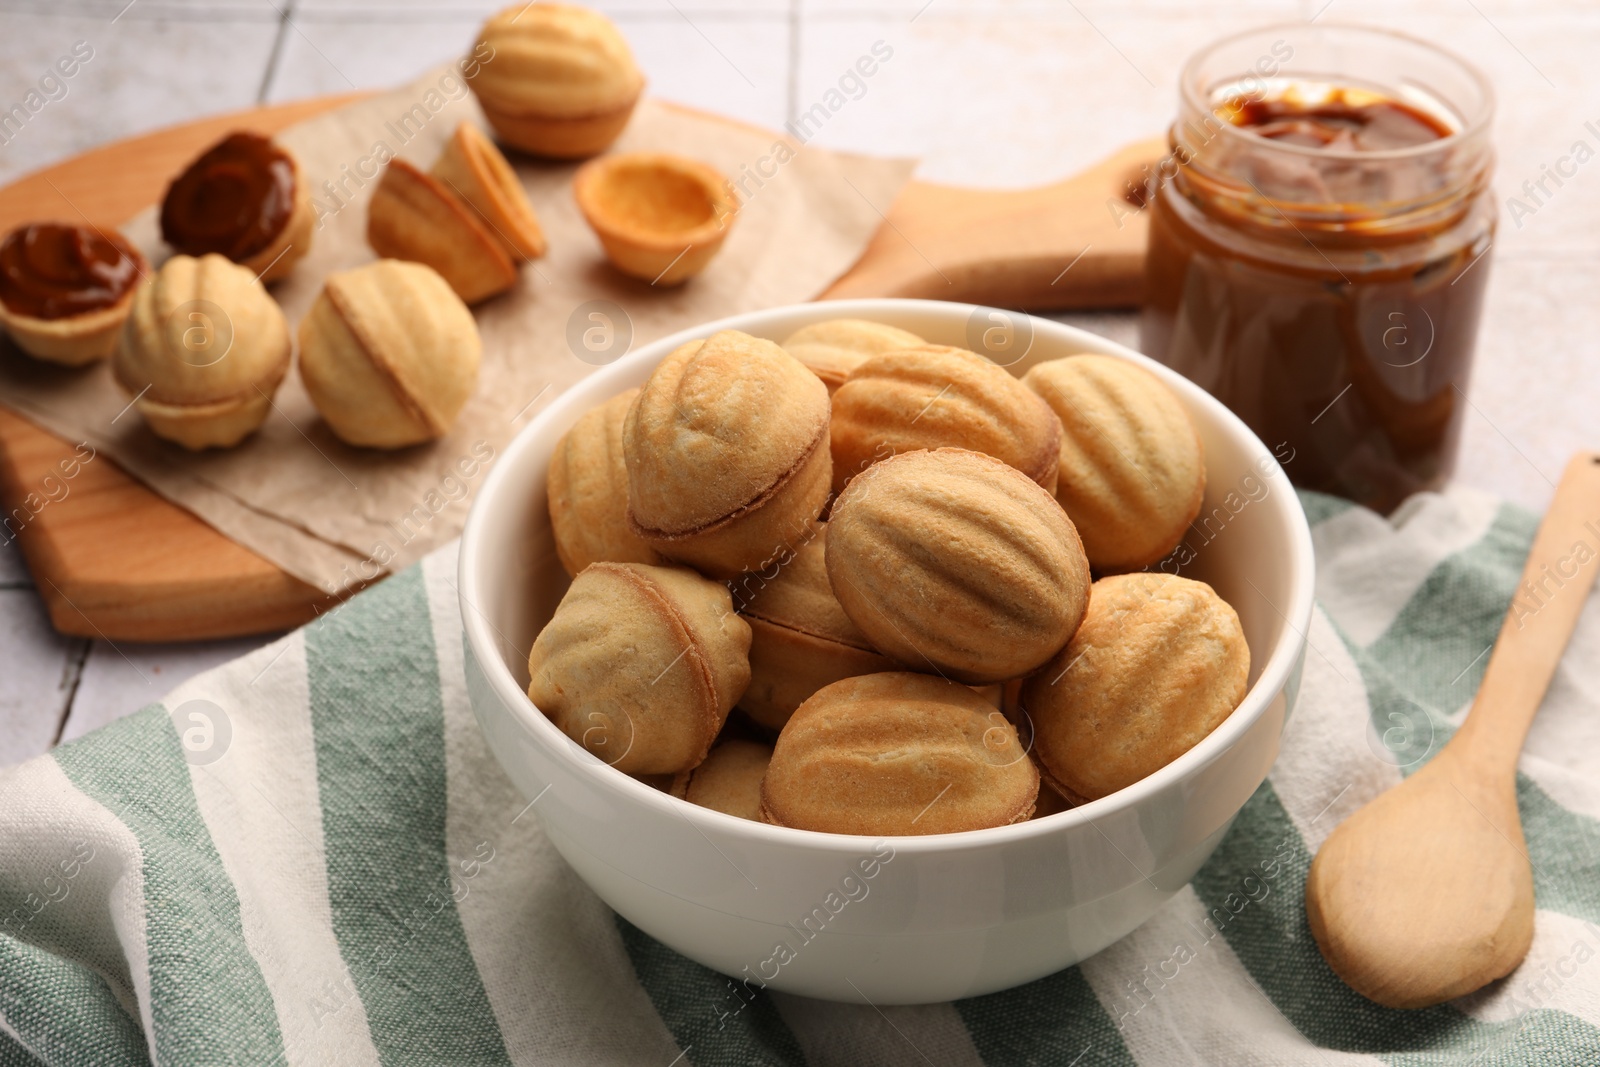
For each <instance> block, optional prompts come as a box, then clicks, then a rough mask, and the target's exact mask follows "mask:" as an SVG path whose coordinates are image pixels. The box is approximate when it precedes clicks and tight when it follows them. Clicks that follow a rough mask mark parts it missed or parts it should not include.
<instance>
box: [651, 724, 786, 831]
mask: <svg viewBox="0 0 1600 1067" xmlns="http://www.w3.org/2000/svg"><path fill="white" fill-rule="evenodd" d="M771 761H772V746H771V745H763V744H762V743H761V742H759V741H746V740H744V739H743V738H733V739H731V740H728V741H724V742H722V743H721V744H720V745H718V746H717V747H716V748H714V749H712V750H711V753H710V755H708V756H706V758H705V762H704V763H702V764H700V766H698V767H696V768H695V769H694V770H692V771H687V772H685V773H683V774H680V775H678V776H677V778H676V779H675V780H674V781H673V783H672V788H671V792H672V794H673V795H674V796H676V797H678V798H679V799H680V800H687V801H688V802H689V803H691V804H698V805H700V806H701V807H702V808H712V809H713V810H716V811H720V812H724V813H725V814H728V815H737V816H738V817H739V818H741V819H749V820H751V821H752V822H760V821H761V779H762V778H764V777H766V773H767V764H768V763H770V762H771Z"/></svg>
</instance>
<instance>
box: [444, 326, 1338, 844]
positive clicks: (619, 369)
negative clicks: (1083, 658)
mask: <svg viewBox="0 0 1600 1067" xmlns="http://www.w3.org/2000/svg"><path fill="white" fill-rule="evenodd" d="M980 309H982V310H984V311H999V312H1001V313H1003V314H1006V315H1020V316H1023V317H1024V318H1026V319H1028V320H1030V323H1031V325H1032V328H1033V330H1034V333H1033V337H1034V339H1035V340H1037V338H1038V337H1039V336H1040V334H1041V333H1044V334H1053V335H1055V336H1056V337H1057V338H1058V339H1060V340H1063V341H1066V342H1067V343H1069V344H1071V343H1074V342H1078V343H1083V344H1084V345H1085V350H1086V351H1091V352H1105V351H1108V350H1109V351H1111V352H1113V353H1114V354H1115V355H1116V356H1117V357H1118V358H1127V359H1131V360H1132V361H1133V362H1134V363H1136V364H1137V365H1139V366H1142V367H1144V368H1145V369H1146V370H1149V371H1151V372H1152V373H1154V374H1156V376H1157V377H1159V378H1160V379H1161V380H1162V381H1163V382H1164V383H1165V384H1167V385H1168V386H1169V387H1170V388H1173V389H1174V390H1176V391H1178V392H1180V393H1182V394H1183V395H1184V396H1185V397H1186V398H1187V399H1190V400H1193V401H1195V402H1197V403H1198V404H1199V405H1200V406H1201V407H1204V408H1207V409H1209V410H1210V411H1211V414H1212V415H1213V416H1214V417H1215V418H1216V419H1217V420H1218V421H1219V422H1220V423H1221V424H1222V426H1223V428H1224V429H1225V430H1226V431H1227V432H1228V433H1229V435H1230V436H1235V437H1239V438H1242V439H1243V440H1244V441H1245V442H1246V444H1247V445H1248V444H1249V443H1251V442H1253V443H1254V445H1255V446H1256V448H1257V449H1258V450H1259V455H1260V456H1265V457H1266V458H1268V459H1270V460H1271V462H1272V468H1271V470H1270V471H1269V472H1267V473H1265V474H1263V479H1264V480H1266V481H1268V482H1269V483H1270V482H1271V481H1272V479H1273V477H1274V475H1276V476H1277V477H1278V478H1281V481H1280V482H1278V483H1277V484H1278V485H1279V486H1281V487H1282V491H1280V492H1277V493H1273V494H1269V496H1268V497H1267V498H1266V499H1272V498H1274V497H1275V498H1276V499H1277V503H1276V505H1275V507H1276V509H1277V510H1279V511H1286V513H1287V515H1288V518H1289V522H1288V526H1289V543H1288V545H1287V546H1286V547H1287V549H1288V554H1289V564H1290V603H1289V604H1287V605H1284V606H1280V605H1277V604H1273V603H1272V602H1271V601H1270V600H1268V601H1267V604H1268V606H1269V607H1271V608H1272V609H1273V611H1274V612H1276V613H1277V614H1278V615H1279V617H1280V618H1282V619H1283V621H1284V624H1285V630H1284V634H1283V636H1282V637H1280V639H1279V640H1278V641H1277V643H1276V645H1275V647H1273V649H1272V651H1271V654H1270V655H1269V656H1268V657H1267V660H1266V663H1265V664H1264V665H1263V667H1262V669H1261V673H1260V674H1259V675H1258V676H1257V678H1256V681H1255V684H1254V685H1252V686H1251V687H1250V688H1249V690H1248V691H1246V693H1245V695H1244V698H1243V699H1242V700H1241V701H1240V702H1239V704H1238V706H1237V707H1235V708H1234V710H1233V712H1232V713H1230V714H1229V715H1228V717H1227V718H1226V719H1224V720H1223V721H1222V722H1221V723H1220V724H1219V725H1218V726H1217V727H1216V728H1215V729H1214V730H1212V731H1211V733H1209V734H1207V735H1206V736H1205V737H1204V738H1203V739H1202V740H1201V741H1200V742H1199V743H1198V744H1196V745H1195V746H1194V747H1193V748H1191V749H1190V750H1189V751H1187V752H1185V753H1183V754H1182V755H1181V756H1179V757H1178V758H1177V759H1175V760H1173V761H1172V762H1171V763H1168V764H1167V765H1165V766H1164V767H1161V768H1160V769H1158V770H1156V771H1155V772H1153V773H1151V774H1149V775H1147V776H1145V777H1144V778H1141V779H1140V780H1139V781H1137V782H1134V783H1133V784H1132V785H1129V786H1126V787H1124V788H1122V789H1119V790H1117V791H1116V792H1115V793H1112V794H1110V795H1108V796H1105V797H1102V798H1100V799H1099V800H1092V801H1090V802H1088V803H1086V804H1080V805H1078V806H1077V807H1074V808H1068V809H1067V810H1065V811H1061V812H1056V813H1054V814H1052V815H1049V816H1047V817H1045V818H1043V819H1027V820H1024V821H1022V822H1017V823H1011V824H1008V825H1006V826H996V827H990V828H987V829H982V830H961V831H955V832H951V833H943V834H918V835H906V836H900V835H891V834H881V835H857V834H837V833H830V832H826V831H820V830H801V829H797V828H795V827H788V826H773V825H770V824H768V823H762V822H755V821H752V820H749V819H742V818H739V817H738V816H735V815H728V814H725V813H723V812H720V811H715V810H713V809H711V808H703V807H700V806H699V805H697V804H691V803H689V802H688V801H686V800H680V799H679V798H677V797H674V796H672V795H671V794H669V793H665V792H663V791H661V790H659V789H656V788H654V787H652V786H650V785H647V784H645V783H644V782H641V781H639V780H638V779H636V778H633V777H632V776H630V775H627V774H624V773H623V772H621V771H618V770H615V769H614V768H612V767H611V766H609V765H607V764H606V763H604V762H603V761H601V760H600V759H599V758H598V757H596V756H594V755H593V754H591V753H590V752H588V751H587V750H586V749H584V748H583V747H582V746H580V745H578V744H577V743H576V742H575V741H573V740H572V739H571V738H569V737H567V735H566V734H564V733H563V732H561V730H560V729H558V728H557V727H556V725H555V724H554V723H552V722H551V721H550V720H549V718H547V717H546V716H545V714H544V712H542V711H540V710H539V708H538V707H537V706H536V705H535V704H534V703H533V701H532V700H531V699H529V697H528V694H527V693H526V691H524V690H523V689H522V687H521V686H519V685H518V684H517V682H516V679H515V678H514V677H513V676H512V674H511V670H510V668H509V667H508V666H507V665H506V663H505V662H504V661H503V660H502V659H501V656H500V653H499V650H498V646H497V644H496V642H495V640H494V635H493V634H491V633H490V629H491V626H492V624H491V623H490V622H489V620H488V617H487V616H486V615H485V614H484V613H483V612H482V611H480V610H479V609H478V608H477V606H476V605H475V604H474V603H473V601H472V600H471V599H470V596H471V594H472V593H474V592H475V591H476V590H477V589H478V586H479V577H478V576H479V570H480V564H481V560H482V556H483V549H482V541H483V538H484V536H485V534H484V529H485V525H486V523H487V521H488V520H487V519H486V518H485V515H486V513H487V512H488V511H489V509H490V507H491V504H490V503H489V502H490V501H492V500H494V499H496V498H497V496H498V495H499V494H500V493H504V492H515V491H516V490H517V488H518V487H517V486H515V485H512V484H510V479H511V477H512V475H511V474H510V473H509V472H510V471H511V470H512V468H513V467H514V464H513V463H511V462H508V460H510V459H511V458H512V457H513V456H514V455H516V454H517V453H519V452H522V451H524V450H526V449H529V448H532V447H534V443H535V442H536V441H537V440H538V439H539V438H541V437H542V436H544V434H545V433H546V432H548V431H547V430H546V427H547V426H549V425H550V424H551V423H553V422H554V421H555V419H556V417H557V416H558V415H559V414H560V413H562V412H564V411H566V410H567V409H568V408H570V407H572V406H574V404H575V403H576V400H575V398H576V397H578V396H580V395H583V394H584V393H585V392H586V390H585V388H584V387H585V386H591V385H592V383H594V382H596V381H604V380H605V379H606V378H607V377H612V376H618V375H620V374H622V373H623V368H632V367H634V366H636V365H638V364H641V363H647V362H650V363H658V362H660V360H661V359H662V358H663V357H664V356H666V355H667V353H669V352H671V351H672V350H673V349H674V348H676V347H678V346H679V345H681V344H684V343H686V342H688V341H693V340H698V339H700V338H704V337H709V336H710V335H711V334H713V333H715V332H717V331H718V330H725V329H744V328H757V329H759V328H760V327H761V326H762V324H763V323H764V322H765V321H766V320H770V319H772V318H774V317H778V316H782V315H785V314H791V313H794V312H796V311H800V310H826V311H827V312H830V313H831V314H829V315H828V317H829V318H863V319H871V318H872V317H873V316H874V314H882V313H884V312H885V311H908V312H922V313H925V314H932V315H939V316H944V317H948V318H950V319H952V320H956V319H958V318H961V319H970V317H971V316H972V315H973V314H974V313H975V312H977V311H978V310H980ZM617 391H618V392H620V391H621V390H617ZM1263 502H1265V500H1264V501H1263ZM456 580H457V595H458V600H459V605H458V606H459V609H460V612H461V622H462V628H463V631H464V632H465V635H466V639H467V643H468V644H469V646H470V651H471V652H472V654H473V658H474V659H475V660H476V662H477V663H478V665H479V668H480V669H481V670H482V671H483V674H484V676H485V678H486V680H487V681H488V683H489V684H490V686H491V687H492V688H493V690H494V693H495V696H496V697H497V698H498V699H499V701H500V703H501V704H502V705H503V706H504V707H505V708H506V709H507V710H508V711H509V712H511V713H512V714H513V715H515V716H516V717H517V718H518V719H519V720H520V721H521V724H522V725H523V726H524V728H525V729H527V731H528V732H529V733H531V734H532V735H533V736H534V737H536V738H538V739H539V740H540V741H542V742H543V743H544V744H546V746H547V747H549V749H550V754H551V755H552V756H556V757H561V758H564V759H566V760H567V761H568V762H569V763H570V764H572V767H573V770H574V771H575V772H576V773H579V774H588V775H591V776H593V777H594V780H595V784H596V785H597V786H598V787H599V788H603V789H610V790H614V791H619V792H620V793H621V794H622V796H624V797H625V798H627V799H628V800H629V801H630V802H631V803H634V804H640V805H643V806H644V807H646V808H649V809H651V810H653V811H654V812H656V813H658V814H660V815H677V816H678V817H679V818H683V819H686V820H687V821H688V822H689V823H690V825H691V826H692V827H693V828H695V829H696V830H697V831H699V832H700V833H702V834H704V833H706V832H707V831H715V832H716V833H718V834H719V835H721V836H722V837H723V839H724V840H727V839H728V838H730V837H732V838H741V839H745V840H747V841H749V842H750V843H751V844H752V845H759V846H787V847H790V848H798V849H802V850H808V851H813V852H826V853H834V854H837V853H850V854H854V853H858V852H860V851H861V850H862V848H863V847H864V843H867V842H881V841H886V842H890V843H891V844H892V847H893V848H894V849H895V851H896V854H897V855H898V854H900V853H901V852H904V853H909V854H917V853H921V854H931V853H943V852H953V851H968V850H972V849H977V848H989V847H996V846H1002V845H1006V844H1010V843H1013V842H1018V841H1023V840H1028V839H1031V838H1036V837H1043V836H1049V835H1051V834H1056V833H1061V832H1063V831H1067V830H1070V829H1072V828H1075V827H1081V826H1083V825H1085V824H1088V825H1094V824H1095V823H1097V822H1099V821H1100V820H1102V819H1104V818H1106V817H1108V816H1112V815H1116V814H1118V813H1120V812H1124V811H1126V810H1128V809H1132V808H1136V807H1138V806H1139V805H1140V804H1141V803H1142V802H1143V801H1145V800H1146V799H1148V798H1149V797H1151V796H1153V795H1155V794H1157V793H1159V792H1162V791H1163V790H1165V789H1167V788H1168V787H1170V786H1172V785H1174V784H1176V783H1177V782H1178V781H1180V780H1182V779H1183V778H1186V777H1188V776H1189V775H1191V774H1192V773H1194V772H1195V771H1198V770H1199V769H1200V768H1201V767H1203V766H1204V765H1206V764H1207V763H1210V762H1212V761H1214V760H1216V759H1218V758H1220V757H1221V756H1222V755H1223V754H1224V753H1225V752H1226V751H1227V750H1228V749H1229V748H1231V747H1232V746H1233V745H1234V744H1235V743H1236V742H1237V741H1239V740H1240V739H1241V738H1242V737H1244V735H1245V734H1246V733H1248V732H1249V730H1250V729H1251V727H1253V726H1254V725H1255V723H1256V721H1257V720H1259V719H1260V718H1261V716H1262V715H1263V714H1265V713H1266V711H1267V709H1268V708H1269V707H1270V706H1271V705H1272V702H1273V701H1274V700H1275V699H1276V698H1277V696H1278V694H1279V693H1281V692H1282V691H1283V690H1284V689H1285V688H1286V686H1287V684H1288V682H1289V679H1290V676H1291V674H1292V672H1293V671H1294V669H1295V666H1296V663H1297V662H1298V661H1299V659H1300V658H1301V656H1302V655H1303V653H1304V649H1305V646H1306V645H1307V643H1308V638H1307V636H1306V635H1307V633H1308V631H1309V627H1310V623H1311V612H1312V604H1313V595H1314V584H1315V568H1314V560H1313V550H1312V542H1311V527H1310V524H1309V523H1308V522H1307V520H1306V517H1305V512H1304V510H1303V509H1302V508H1301V507H1300V503H1299V499H1298V497H1296V496H1295V494H1294V492H1293V486H1292V484H1291V483H1290V482H1289V479H1288V475H1287V474H1286V473H1285V472H1284V470H1283V467H1282V465H1281V464H1279V463H1278V459H1277V456H1276V455H1274V454H1273V452H1272V451H1271V450H1270V449H1269V448H1267V446H1266V445H1265V444H1264V443H1263V442H1262V441H1261V439H1260V438H1259V437H1257V436H1256V435H1255V433H1254V432H1253V431H1251V430H1250V428H1249V427H1247V426H1246V425H1245V424H1244V422H1243V421H1242V420H1241V419H1240V418H1239V417H1238V416H1237V415H1235V414H1234V413H1233V412H1232V411H1230V410H1229V409H1228V408H1227V407H1226V406H1224V405H1223V404H1222V402H1221V401H1219V400H1217V399H1215V398H1214V397H1212V396H1211V395H1210V394H1209V393H1206V392H1205V390H1203V389H1201V388H1200V386H1198V385H1196V384H1194V383H1193V382H1191V381H1189V380H1188V379H1187V378H1184V377H1183V376H1182V375H1180V374H1178V373H1177V372H1176V371H1173V370H1171V369H1169V368H1167V367H1165V366H1163V365H1161V364H1159V363H1157V362H1156V361H1155V360H1153V359H1151V358H1150V357H1148V356H1145V355H1143V354H1142V353H1139V352H1136V351H1134V350H1133V349H1130V348H1128V347H1127V346H1125V345H1121V344H1118V343H1117V342H1114V341H1111V340H1110V339H1109V338H1105V337H1103V336H1101V335H1099V334H1095V333H1091V332H1090V331H1087V330H1083V329H1080V328H1078V327H1075V326H1069V325H1066V324H1065V323H1059V322H1055V321H1053V320H1050V319H1041V318H1039V317H1037V316H1033V315H1027V314H1026V313H1024V312H1013V311H1006V310H1005V309H1000V308H990V307H988V306H986V305H979V304H968V303H959V302H955V301H944V300H912V299H902V298H889V297H883V298H862V299H854V300H829V301H822V302H816V303H812V304H787V305H782V306H779V307H774V308H766V309H763V310H759V311H750V312H742V313H740V314H736V315H729V316H725V317H723V318H720V319H716V320H713V321H710V322H706V323H703V324H700V325H698V326H692V327H689V328H688V329H684V330H679V331H677V332H676V333H673V334H670V335H668V336H666V337H663V338H660V339H659V340H656V341H652V342H650V343H649V344H646V345H642V346H641V347H639V348H638V349H636V350H634V351H632V352H629V353H627V354H626V355H624V356H622V357H621V358H620V359H618V360H616V361H615V362H613V363H611V364H610V365H608V366H606V367H602V368H601V369H599V370H597V371H596V372H594V373H593V374H591V375H589V376H588V377H587V378H584V379H582V380H580V381H579V382H578V383H575V384H574V386H573V387H572V388H570V389H568V390H567V391H566V392H565V393H563V394H562V395H561V396H559V397H557V398H556V399H555V401H554V402H552V403H551V404H550V405H549V406H548V407H546V408H545V409H544V410H543V411H541V412H540V413H539V414H538V415H536V416H535V417H534V418H533V419H532V421H530V422H529V424H528V425H527V426H525V427H523V428H522V430H520V431H519V432H518V433H517V435H516V436H515V437H513V438H512V439H511V441H509V442H508V443H507V444H506V446H505V448H504V449H503V450H502V452H501V455H500V457H499V459H498V460H497V462H495V463H494V464H493V466H492V467H491V468H490V470H489V473H488V475H487V477H486V478H485V479H484V482H483V484H482V485H481V486H480V487H479V490H478V494H477V496H476V497H475V499H474V500H473V503H472V508H471V510H470V511H469V513H468V515H467V521H466V525H465V527H464V529H463V531H462V535H461V545H460V553H459V557H458V562H457V574H456ZM1258 592H1259V590H1258ZM1262 599H1263V600H1265V599H1266V597H1265V594H1262Z"/></svg>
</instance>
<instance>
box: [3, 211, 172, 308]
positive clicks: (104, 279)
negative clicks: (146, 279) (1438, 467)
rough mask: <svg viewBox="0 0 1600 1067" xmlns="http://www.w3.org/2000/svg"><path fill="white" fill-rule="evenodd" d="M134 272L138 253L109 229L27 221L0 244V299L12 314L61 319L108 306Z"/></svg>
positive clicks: (137, 269) (132, 281) (129, 283)
mask: <svg viewBox="0 0 1600 1067" xmlns="http://www.w3.org/2000/svg"><path fill="white" fill-rule="evenodd" d="M140 272H141V266H140V257H139V253H138V252H136V251H134V249H133V246H132V245H130V244H128V242H127V240H126V239H125V238H123V236H122V235H121V234H119V233H116V232H115V231H112V232H109V233H101V232H100V231H98V230H94V229H91V228H90V227H88V226H69V225H66V224H63V223H59V222H33V223H29V224H28V225H26V226H19V227H17V228H16V229H14V230H12V231H11V232H10V233H9V234H7V235H6V239H5V241H4V242H0V302H4V303H5V306H6V309H7V310H8V311H10V312H12V313H13V314H17V315H27V316H30V317H32V318H36V319H65V318H70V317H72V316H74V315H82V314H84V313H85V312H90V311H99V310H101V309H102V308H108V307H111V306H112V305H113V304H115V303H116V302H117V301H119V300H121V299H122V298H123V297H124V296H125V295H127V292H128V290H130V289H132V288H133V286H134V284H135V283H136V282H137V281H138V280H139V274H140Z"/></svg>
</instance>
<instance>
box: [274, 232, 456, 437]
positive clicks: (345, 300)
mask: <svg viewBox="0 0 1600 1067" xmlns="http://www.w3.org/2000/svg"><path fill="white" fill-rule="evenodd" d="M481 352H482V343H481V342H480V341H479V339H478V326H477V323H475V322H473V320H472V313H471V312H470V311H468V310H467V306H466V305H465V304H463V303H462V302H461V300H460V298H459V297H457V296H456V294H455V293H453V292H452V291H451V290H450V287H449V286H448V285H446V284H445V281H444V279H443V278H441V277H439V275H438V273H437V272H436V271H434V270H432V269H431V268H429V267H425V266H423V265H422V264H420V263H403V262H401V261H399V260H395V259H381V260H379V261H378V262H376V263H369V264H367V265H366V266H364V267H357V268H355V269H354V270H347V271H340V272H338V273H337V274H330V275H329V276H328V280H327V281H326V282H325V283H324V284H323V287H322V292H321V294H320V295H318V297H317V299H316V302H315V303H313V304H312V305H311V310H310V311H308V312H306V317H305V318H304V319H301V320H300V378H301V380H302V381H303V382H304V383H305V387H306V392H307V393H308V394H309V395H310V397H311V402H312V404H314V405H315V406H316V409H317V411H318V412H319V413H320V414H321V415H322V418H323V420H324V421H326V422H327V424H328V426H329V428H330V429H332V430H333V432H334V433H335V434H337V435H338V437H339V438H340V439H341V440H343V441H344V442H345V443H346V444H351V445H358V446H363V447H367V448H404V447H405V446H407V445H415V444H420V443H422V442H423V441H431V440H433V439H434V438H436V437H443V436H444V435H445V434H446V433H447V432H448V431H449V429H450V426H451V424H452V423H454V422H455V418H456V416H457V415H458V414H460V412H461V408H462V406H463V405H465V404H466V402H467V398H468V397H469V396H471V395H472V390H473V388H474V387H475V386H476V385H477V382H478V362H479V359H480V355H481Z"/></svg>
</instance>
